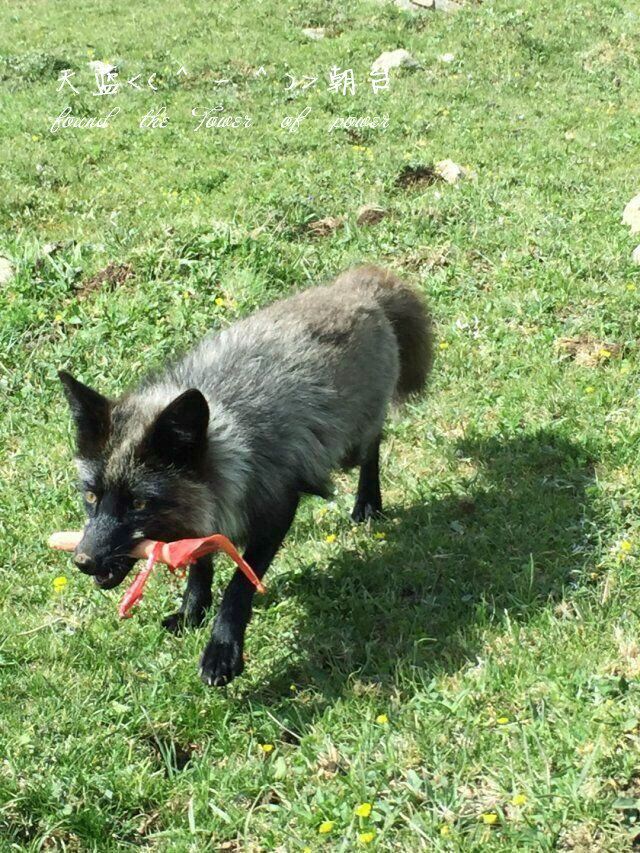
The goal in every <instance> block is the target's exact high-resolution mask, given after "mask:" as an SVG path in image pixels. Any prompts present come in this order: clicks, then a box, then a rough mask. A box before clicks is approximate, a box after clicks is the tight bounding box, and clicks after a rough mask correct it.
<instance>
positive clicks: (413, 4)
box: [394, 0, 435, 12]
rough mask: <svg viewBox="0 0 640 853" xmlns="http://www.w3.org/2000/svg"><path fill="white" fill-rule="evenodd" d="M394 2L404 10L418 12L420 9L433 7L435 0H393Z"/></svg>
mask: <svg viewBox="0 0 640 853" xmlns="http://www.w3.org/2000/svg"><path fill="white" fill-rule="evenodd" d="M394 3H395V5H396V6H397V7H398V8H399V9H403V10H404V11H405V12H419V11H420V10H421V9H433V7H434V3H435V0H394Z"/></svg>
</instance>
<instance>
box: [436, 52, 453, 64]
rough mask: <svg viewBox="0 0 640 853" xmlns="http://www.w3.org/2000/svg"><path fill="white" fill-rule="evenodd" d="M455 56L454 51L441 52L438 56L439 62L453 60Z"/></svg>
mask: <svg viewBox="0 0 640 853" xmlns="http://www.w3.org/2000/svg"><path fill="white" fill-rule="evenodd" d="M455 58H456V56H455V53H443V54H442V55H441V56H439V57H438V59H439V60H440V62H453V60H454V59H455Z"/></svg>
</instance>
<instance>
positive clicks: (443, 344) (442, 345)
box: [439, 341, 449, 349]
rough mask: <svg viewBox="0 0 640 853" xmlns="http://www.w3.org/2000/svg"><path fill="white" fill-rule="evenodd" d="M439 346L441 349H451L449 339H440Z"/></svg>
mask: <svg viewBox="0 0 640 853" xmlns="http://www.w3.org/2000/svg"><path fill="white" fill-rule="evenodd" d="M439 346H440V349H449V344H448V343H447V341H440V344H439Z"/></svg>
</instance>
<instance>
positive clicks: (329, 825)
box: [318, 820, 335, 835]
mask: <svg viewBox="0 0 640 853" xmlns="http://www.w3.org/2000/svg"><path fill="white" fill-rule="evenodd" d="M334 825H335V820H323V821H322V823H321V824H320V826H319V827H318V832H319V833H320V834H321V835H326V834H327V833H328V832H331V830H332V829H333V827H334Z"/></svg>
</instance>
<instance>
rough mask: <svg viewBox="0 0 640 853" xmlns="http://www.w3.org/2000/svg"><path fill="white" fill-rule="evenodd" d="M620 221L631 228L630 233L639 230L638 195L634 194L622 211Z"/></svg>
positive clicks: (639, 208)
mask: <svg viewBox="0 0 640 853" xmlns="http://www.w3.org/2000/svg"><path fill="white" fill-rule="evenodd" d="M622 221H623V222H624V224H625V225H628V226H629V228H631V233H632V234H637V233H638V231H640V195H637V196H634V198H632V199H631V201H630V202H629V204H628V205H627V206H626V207H625V209H624V211H623V213H622Z"/></svg>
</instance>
